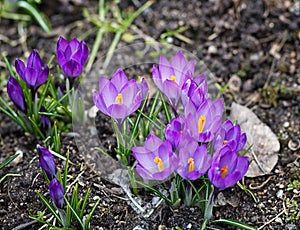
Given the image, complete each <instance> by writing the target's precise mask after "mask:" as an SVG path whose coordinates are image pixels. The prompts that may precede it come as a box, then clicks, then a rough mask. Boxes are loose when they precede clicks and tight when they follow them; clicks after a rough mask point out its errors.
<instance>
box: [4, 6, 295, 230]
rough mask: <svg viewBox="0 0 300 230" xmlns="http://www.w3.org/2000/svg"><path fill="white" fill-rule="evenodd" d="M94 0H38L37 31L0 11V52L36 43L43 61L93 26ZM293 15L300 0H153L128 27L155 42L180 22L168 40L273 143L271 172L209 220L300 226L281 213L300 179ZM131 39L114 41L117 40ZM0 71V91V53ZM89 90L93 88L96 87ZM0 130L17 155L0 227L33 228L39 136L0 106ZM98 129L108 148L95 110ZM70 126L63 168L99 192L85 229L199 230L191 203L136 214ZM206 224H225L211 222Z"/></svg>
mask: <svg viewBox="0 0 300 230" xmlns="http://www.w3.org/2000/svg"><path fill="white" fill-rule="evenodd" d="M141 3H142V2H139V1H122V2H121V3H120V4H119V6H120V8H121V9H123V10H125V9H131V10H135V9H137V7H138V6H139V5H140V4H141ZM97 5H98V2H97V1H93V0H88V1H77V0H76V1H75V0H73V1H66V0H59V1H58V0H57V1H51V3H50V1H49V2H47V1H44V2H43V4H42V5H40V10H41V11H42V12H43V13H45V14H46V15H47V16H48V17H49V19H50V22H51V25H52V32H51V33H50V34H46V33H44V32H43V31H42V29H41V28H40V27H39V26H38V25H37V24H36V23H34V22H33V23H32V24H28V25H24V24H20V23H18V22H17V21H12V20H7V19H3V18H1V24H0V44H1V53H5V55H6V56H7V57H8V60H9V61H10V63H14V60H15V58H22V57H24V56H26V55H28V53H29V52H30V51H31V50H32V49H37V50H38V51H39V53H40V54H42V55H43V58H44V60H49V59H50V58H51V55H52V54H53V53H54V51H55V47H56V42H57V40H58V37H59V36H60V35H62V36H64V37H65V38H67V39H71V38H73V37H79V36H81V35H82V34H83V33H84V32H86V31H87V30H89V29H91V28H93V24H92V23H91V22H89V21H88V20H87V19H86V18H84V16H83V13H82V9H83V8H87V9H88V10H89V11H90V12H96V8H97V7H96V6H97ZM299 16H300V3H299V1H296V0H295V1H292V0H287V1H280V0H272V1H262V0H256V1H251V0H237V1H229V0H226V1H214V0H210V1H196V0H193V1H154V3H153V4H152V5H151V6H150V7H149V8H148V9H147V10H146V11H144V12H143V13H142V14H141V15H140V16H138V17H137V18H136V20H135V21H134V22H133V26H131V27H129V29H128V32H130V33H132V34H134V35H137V36H136V37H137V40H136V41H143V39H144V38H145V37H147V36H149V37H151V38H153V39H154V40H156V41H161V39H162V35H164V34H165V33H166V32H168V31H169V30H173V31H174V30H176V29H178V28H179V27H182V26H187V29H186V30H185V31H183V32H182V33H181V35H182V36H184V38H183V37H182V36H181V37H180V36H178V35H176V36H169V37H168V38H167V40H168V41H169V42H171V43H172V44H174V45H176V46H178V47H181V48H183V49H186V50H188V51H189V52H191V53H192V54H194V55H196V56H197V57H198V58H199V59H200V60H203V61H204V62H205V64H206V65H207V67H208V68H209V69H210V71H211V72H212V73H214V75H215V77H216V80H217V82H218V83H219V84H220V85H221V86H223V87H224V86H225V85H226V83H228V82H229V86H228V90H226V91H225V92H224V94H223V96H224V98H225V101H226V104H227V105H230V103H231V102H232V101H235V102H237V103H239V104H242V105H246V106H247V107H249V108H251V109H252V110H253V111H254V112H255V114H257V116H258V117H259V118H260V119H261V120H262V121H263V122H264V123H266V124H267V125H269V126H270V128H271V129H272V131H273V132H274V133H275V134H276V135H277V137H278V139H279V141H280V144H281V148H280V152H279V153H278V155H279V161H278V163H277V164H276V166H275V168H274V169H273V170H272V172H271V173H270V174H268V175H264V176H260V177H255V178H247V177H246V178H244V179H243V181H242V183H243V184H244V185H245V186H246V187H247V188H249V189H250V190H251V191H252V192H253V194H254V195H255V197H256V199H257V202H254V200H253V198H252V197H251V196H250V195H249V194H248V193H246V192H244V191H242V190H241V189H240V188H239V187H238V186H234V187H232V188H229V189H226V190H225V191H224V192H223V193H221V194H220V195H219V196H220V197H218V201H219V202H218V203H217V204H216V207H215V208H214V218H227V219H234V220H239V221H242V222H244V223H247V224H250V225H252V226H256V227H259V228H260V229H290V230H292V229H300V228H299V226H300V222H299V220H290V219H289V218H291V217H292V216H293V214H294V215H297V214H295V212H297V211H298V215H300V214H299V207H300V201H299V196H298V198H295V195H296V194H299V190H298V191H293V190H288V185H289V184H290V183H291V182H293V181H294V180H299V178H300V68H298V67H299V66H300V52H299V50H300V17H299ZM110 17H112V15H110ZM95 36H96V33H92V34H90V35H89V36H88V37H87V38H86V39H85V41H86V42H87V44H88V46H89V47H90V50H91V48H92V46H93V44H94V42H95ZM185 38H188V39H185ZM111 39H112V36H111V34H110V35H106V36H105V39H104V42H103V43H102V45H101V49H100V51H99V53H98V54H97V61H96V63H95V65H94V66H93V67H92V69H91V71H90V72H89V73H86V75H87V79H88V76H91V75H97V71H96V70H98V69H101V57H103V56H104V55H105V54H106V52H107V50H108V46H109V44H110V42H111ZM129 44H130V43H127V42H125V41H121V42H120V43H119V44H118V47H122V46H125V45H129ZM0 71H1V75H0V77H1V81H0V92H1V93H2V94H3V95H5V91H6V89H5V81H6V79H7V78H8V71H7V70H6V68H5V64H4V61H3V59H1V61H0ZM237 79H238V80H237ZM91 87H92V89H94V88H95V85H92V86H91ZM92 89H91V90H92ZM0 127H1V130H0V137H1V138H0V149H1V152H0V162H2V161H3V160H4V159H5V158H7V157H8V156H11V155H12V154H14V153H15V152H17V151H19V152H20V153H21V157H19V158H18V159H17V160H15V161H14V162H12V163H11V164H10V165H9V166H8V167H5V168H4V169H3V170H1V172H0V178H1V177H2V176H3V175H5V174H6V173H19V174H20V176H19V177H8V178H7V179H5V181H4V182H2V183H1V185H0V228H1V229H5V230H6V229H39V228H40V227H41V226H42V225H41V224H39V223H37V222H35V221H32V219H30V218H29V217H30V216H35V215H36V214H37V211H42V210H45V206H44V205H43V204H42V202H41V201H40V200H39V199H38V197H37V195H36V193H35V191H39V192H40V193H42V194H44V195H45V196H46V197H47V196H49V194H48V191H47V190H48V189H47V185H46V183H45V181H44V179H43V177H42V174H41V169H40V167H39V165H38V158H37V151H36V145H37V144H41V141H39V140H35V139H34V138H33V137H32V136H30V135H26V134H24V132H23V131H22V130H21V129H20V128H18V127H17V126H16V124H14V123H13V122H11V121H10V120H9V119H8V118H7V117H6V116H5V115H4V114H3V113H0ZM96 127H97V128H96V129H95V130H96V132H94V135H95V134H96V135H97V136H98V138H99V141H98V143H99V142H100V143H101V147H103V148H105V149H106V150H107V151H111V150H112V149H113V147H114V146H115V138H114V136H113V135H112V134H113V132H112V129H111V125H110V120H109V119H108V118H107V117H105V116H104V115H101V114H99V113H98V115H97V118H96ZM95 130H94V131H95ZM73 131H74V132H71V133H64V134H63V135H62V140H61V142H62V150H61V153H62V154H63V155H65V154H66V152H67V151H68V150H69V151H70V153H71V157H70V158H71V162H72V163H74V164H72V165H71V166H70V175H71V177H72V178H70V183H71V181H72V180H75V179H76V180H77V181H78V182H79V188H80V194H81V195H82V194H83V193H84V192H85V191H86V190H87V189H88V188H90V189H91V195H90V200H89V201H90V203H91V205H92V204H93V203H94V202H95V200H96V199H97V198H100V199H101V202H100V205H99V207H98V208H97V210H96V212H95V215H94V217H93V218H92V222H91V226H90V229H172V227H176V226H178V227H180V228H182V229H199V228H200V226H201V221H202V220H203V219H202V214H201V212H200V210H199V208H198V207H192V208H190V207H179V208H177V209H171V208H169V207H168V206H167V205H166V204H164V203H161V204H160V205H159V206H158V207H157V208H156V209H155V210H154V212H153V213H152V215H150V216H149V217H145V216H143V215H142V214H138V213H137V212H136V211H135V210H134V209H133V208H132V205H131V201H130V200H129V199H128V197H127V196H126V194H125V193H124V191H123V190H122V188H121V187H119V186H118V185H116V184H115V183H113V182H112V181H110V180H108V179H107V178H106V177H105V176H103V175H101V172H98V171H97V167H96V166H97V164H96V163H95V164H94V163H92V162H91V161H88V160H87V155H86V154H87V153H86V152H84V151H81V150H80V149H79V147H78V145H77V143H76V138H74V137H76V132H77V130H73ZM91 132H92V131H91ZM87 139H89V138H87ZM90 154H91V153H90ZM57 163H58V165H59V166H62V163H63V162H62V161H60V160H59V159H58V160H57ZM78 175H79V176H78ZM298 189H299V188H298ZM293 197H294V199H298V200H297V201H298V207H295V210H296V211H295V212H292V211H291V209H289V208H288V207H287V204H286V199H287V198H289V199H292V198H293ZM140 198H141V199H142V200H144V201H147V200H149V201H151V199H152V197H151V196H150V195H149V192H147V191H145V190H141V192H140ZM90 207H91V206H90ZM294 217H295V216H294ZM74 228H75V229H77V228H78V227H76V226H74ZM207 229H231V227H228V226H222V225H218V226H215V225H210V226H209V227H207ZM232 229H234V228H233V227H232Z"/></svg>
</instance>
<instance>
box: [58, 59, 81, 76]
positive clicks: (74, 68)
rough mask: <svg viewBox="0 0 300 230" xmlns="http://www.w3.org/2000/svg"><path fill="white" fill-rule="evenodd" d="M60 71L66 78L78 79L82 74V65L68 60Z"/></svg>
mask: <svg viewBox="0 0 300 230" xmlns="http://www.w3.org/2000/svg"><path fill="white" fill-rule="evenodd" d="M62 70H63V72H64V73H65V74H66V75H67V76H68V77H78V76H79V75H80V74H81V72H82V65H80V64H79V63H78V62H77V61H75V60H70V61H67V62H66V63H65V64H64V65H62Z"/></svg>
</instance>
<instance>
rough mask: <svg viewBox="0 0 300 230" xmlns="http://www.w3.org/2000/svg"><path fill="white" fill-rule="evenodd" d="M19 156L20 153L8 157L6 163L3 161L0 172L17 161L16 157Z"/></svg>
mask: <svg viewBox="0 0 300 230" xmlns="http://www.w3.org/2000/svg"><path fill="white" fill-rule="evenodd" d="M18 156H19V153H16V154H14V155H12V156H10V157H8V158H7V159H6V160H5V161H3V162H2V163H1V164H0V170H1V169H3V168H4V167H5V166H6V165H8V164H9V163H10V162H12V161H13V160H14V159H16V157H18Z"/></svg>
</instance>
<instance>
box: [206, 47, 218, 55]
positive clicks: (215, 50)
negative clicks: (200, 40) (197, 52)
mask: <svg viewBox="0 0 300 230" xmlns="http://www.w3.org/2000/svg"><path fill="white" fill-rule="evenodd" d="M207 52H208V53H209V54H216V53H218V49H217V47H215V46H209V47H208V50H207Z"/></svg>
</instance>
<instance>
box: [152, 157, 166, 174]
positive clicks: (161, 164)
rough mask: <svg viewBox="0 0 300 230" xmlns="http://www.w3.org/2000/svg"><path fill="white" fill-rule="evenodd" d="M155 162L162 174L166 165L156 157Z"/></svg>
mask: <svg viewBox="0 0 300 230" xmlns="http://www.w3.org/2000/svg"><path fill="white" fill-rule="evenodd" d="M153 161H154V163H156V164H157V167H158V170H159V171H160V172H161V171H163V170H164V163H163V162H162V160H161V159H160V158H159V157H155V158H154V160H153Z"/></svg>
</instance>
